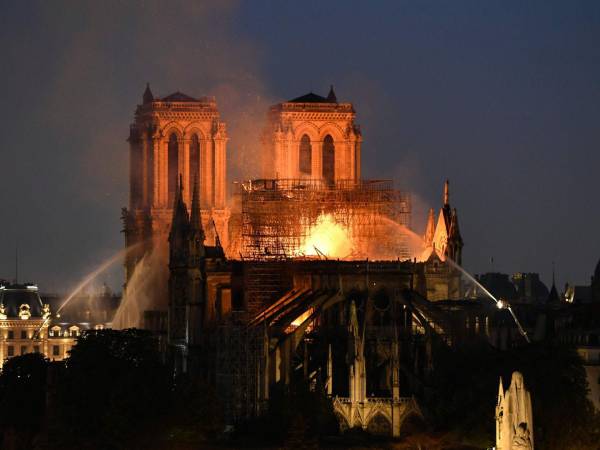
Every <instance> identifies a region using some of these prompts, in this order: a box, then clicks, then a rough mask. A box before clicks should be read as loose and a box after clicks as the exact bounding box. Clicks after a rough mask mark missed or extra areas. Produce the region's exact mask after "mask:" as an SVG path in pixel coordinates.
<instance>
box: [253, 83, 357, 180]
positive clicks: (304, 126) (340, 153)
mask: <svg viewBox="0 0 600 450" xmlns="http://www.w3.org/2000/svg"><path fill="white" fill-rule="evenodd" d="M355 116H356V113H355V111H354V108H353V107H352V104H351V103H340V102H338V100H337V97H336V95H335V92H334V91H333V86H332V87H331V89H330V91H329V94H328V95H327V97H322V96H320V95H318V94H314V93H312V92H310V93H308V94H306V95H303V96H301V97H298V98H295V99H293V100H289V101H287V102H283V103H278V104H276V105H274V106H272V107H271V108H270V110H269V114H268V121H267V126H266V128H265V130H264V133H263V145H264V149H265V155H264V160H263V175H264V176H265V177H266V178H279V179H282V178H287V179H312V180H322V181H324V182H325V183H327V184H335V183H336V182H340V181H341V180H345V181H346V182H348V181H350V182H353V181H354V182H355V181H357V180H358V179H360V146H361V142H362V135H361V132H360V127H359V126H358V125H357V124H355V123H354V118H355Z"/></svg>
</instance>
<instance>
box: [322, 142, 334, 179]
mask: <svg viewBox="0 0 600 450" xmlns="http://www.w3.org/2000/svg"><path fill="white" fill-rule="evenodd" d="M323 179H324V180H325V182H326V183H327V184H333V183H334V181H335V146H334V144H333V138H332V137H331V136H330V135H329V134H328V135H327V136H325V139H324V140H323Z"/></svg>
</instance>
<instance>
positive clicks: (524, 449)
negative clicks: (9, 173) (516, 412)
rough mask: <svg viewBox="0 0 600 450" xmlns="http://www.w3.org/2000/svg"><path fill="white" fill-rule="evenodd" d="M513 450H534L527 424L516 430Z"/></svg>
mask: <svg viewBox="0 0 600 450" xmlns="http://www.w3.org/2000/svg"><path fill="white" fill-rule="evenodd" d="M511 450H533V447H532V446H531V437H530V435H529V430H528V429H527V424H526V423H524V422H521V423H520V424H519V426H518V427H517V429H516V430H515V435H514V437H513V441H512V446H511Z"/></svg>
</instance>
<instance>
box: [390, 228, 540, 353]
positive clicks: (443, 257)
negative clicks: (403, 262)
mask: <svg viewBox="0 0 600 450" xmlns="http://www.w3.org/2000/svg"><path fill="white" fill-rule="evenodd" d="M387 221H388V222H389V223H393V224H395V226H396V228H397V229H398V230H399V231H400V232H401V233H404V234H405V235H408V236H409V237H410V238H411V239H413V240H417V241H419V242H420V245H421V246H422V248H423V249H424V248H425V243H424V241H423V238H422V237H421V236H419V235H418V234H417V233H415V232H414V231H412V230H411V229H410V228H408V227H407V226H405V225H402V224H399V223H395V222H394V221H392V220H390V219H387ZM436 253H437V255H438V257H439V258H440V259H441V260H445V261H446V262H447V263H448V264H450V265H451V266H452V267H454V268H455V269H457V270H459V271H460V272H461V273H462V274H463V275H464V276H465V277H467V278H468V279H469V281H471V282H472V283H474V284H475V285H476V286H477V287H479V288H480V289H481V290H482V291H483V292H484V293H485V294H486V295H487V296H488V297H489V298H490V299H491V300H493V301H494V302H495V303H496V306H497V307H498V309H506V310H508V312H509V313H510V315H511V316H512V318H513V320H514V321H515V324H516V325H517V328H518V329H519V333H521V335H522V336H523V337H524V338H525V340H526V341H527V343H531V340H530V339H529V336H528V335H527V332H526V331H525V329H524V328H523V326H522V325H521V322H519V319H518V318H517V315H516V314H515V312H514V310H513V309H512V307H511V306H510V305H509V304H508V303H507V302H506V301H504V300H498V299H497V298H496V297H494V295H492V293H491V292H490V291H489V290H487V289H486V288H485V287H484V286H483V285H482V284H481V283H480V282H479V281H477V279H476V278H475V277H474V276H473V275H471V274H470V273H469V272H467V271H466V270H465V269H464V268H463V267H461V266H460V265H459V264H458V263H456V262H455V261H454V260H452V258H450V257H448V256H446V255H440V254H439V252H437V250H436Z"/></svg>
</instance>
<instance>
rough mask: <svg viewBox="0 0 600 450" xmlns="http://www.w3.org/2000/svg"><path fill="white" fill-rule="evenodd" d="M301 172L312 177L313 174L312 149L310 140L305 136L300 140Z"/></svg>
mask: <svg viewBox="0 0 600 450" xmlns="http://www.w3.org/2000/svg"><path fill="white" fill-rule="evenodd" d="M299 156H300V160H299V165H300V172H301V173H305V174H307V175H310V174H311V172H312V147H311V145H310V138H309V137H308V136H307V135H306V134H305V135H303V136H302V138H301V139H300V155H299Z"/></svg>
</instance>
